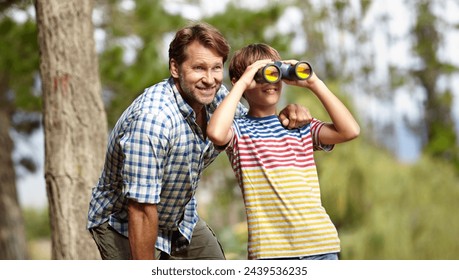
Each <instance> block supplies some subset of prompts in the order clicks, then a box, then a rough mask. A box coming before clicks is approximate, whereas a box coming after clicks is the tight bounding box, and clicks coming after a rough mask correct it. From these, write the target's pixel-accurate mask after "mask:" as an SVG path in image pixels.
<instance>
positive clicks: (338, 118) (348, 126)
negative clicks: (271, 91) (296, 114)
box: [284, 61, 360, 145]
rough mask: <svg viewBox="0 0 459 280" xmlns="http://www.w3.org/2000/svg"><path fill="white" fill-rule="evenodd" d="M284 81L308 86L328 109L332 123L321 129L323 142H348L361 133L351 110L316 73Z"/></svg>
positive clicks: (328, 143)
mask: <svg viewBox="0 0 459 280" xmlns="http://www.w3.org/2000/svg"><path fill="white" fill-rule="evenodd" d="M286 62H287V61H286ZM294 63H295V61H292V64H294ZM284 82H286V83H287V84H290V85H296V86H301V87H306V88H308V89H309V90H311V91H312V92H313V93H314V94H315V96H316V97H317V98H318V99H319V100H320V102H321V103H322V105H323V106H324V108H325V110H327V112H328V114H329V116H330V118H331V120H332V123H327V124H325V125H324V126H323V127H322V129H321V130H320V134H319V139H320V142H321V143H322V144H325V145H330V144H338V143H342V142H346V141H349V140H352V139H354V138H356V137H357V136H358V135H359V134H360V126H359V125H358V123H357V121H356V120H355V119H354V117H353V116H352V114H351V112H350V111H349V110H348V109H347V108H346V106H345V105H344V104H343V103H342V102H341V100H339V99H338V97H336V96H335V94H333V92H331V91H330V89H329V88H328V87H327V85H326V84H325V83H324V82H323V81H322V80H320V79H319V77H317V75H316V74H315V73H313V74H312V76H311V78H309V79H307V80H299V81H287V80H284Z"/></svg>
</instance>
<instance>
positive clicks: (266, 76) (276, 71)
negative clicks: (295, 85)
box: [255, 61, 312, 84]
mask: <svg viewBox="0 0 459 280" xmlns="http://www.w3.org/2000/svg"><path fill="white" fill-rule="evenodd" d="M311 76H312V67H311V64H309V63H308V62H306V61H300V62H298V63H296V64H295V65H291V64H286V63H282V61H276V62H274V63H271V64H268V65H266V66H265V67H263V68H261V69H260V70H259V71H258V72H257V74H256V75H255V81H256V82H257V83H271V84H274V83H277V82H278V81H279V80H280V79H286V80H306V79H309V78H310V77H311Z"/></svg>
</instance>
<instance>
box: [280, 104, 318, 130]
mask: <svg viewBox="0 0 459 280" xmlns="http://www.w3.org/2000/svg"><path fill="white" fill-rule="evenodd" d="M279 119H280V121H281V123H282V125H283V126H285V127H287V128H289V129H292V128H299V127H303V126H305V125H307V124H308V123H310V122H311V120H312V116H311V114H310V113H309V110H308V109H307V108H305V107H303V106H301V105H297V104H289V105H287V107H285V108H284V109H283V110H282V111H281V112H280V113H279Z"/></svg>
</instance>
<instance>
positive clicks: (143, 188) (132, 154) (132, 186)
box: [120, 113, 170, 204]
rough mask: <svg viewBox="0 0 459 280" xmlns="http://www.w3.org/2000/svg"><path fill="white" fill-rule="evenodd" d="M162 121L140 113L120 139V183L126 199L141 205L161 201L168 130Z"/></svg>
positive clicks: (156, 117)
mask: <svg viewBox="0 0 459 280" xmlns="http://www.w3.org/2000/svg"><path fill="white" fill-rule="evenodd" d="M165 123H167V122H165V121H164V120H163V118H161V117H160V116H158V115H153V114H151V113H140V114H139V115H138V116H137V117H136V118H135V119H134V120H133V121H132V122H131V124H130V126H129V128H128V129H127V130H126V132H125V134H124V135H123V137H122V138H121V141H120V145H121V149H122V150H123V154H124V157H125V159H124V166H123V181H124V188H125V189H124V193H125V195H126V197H128V198H131V199H135V200H137V201H138V202H140V203H152V204H157V203H159V201H160V194H161V185H162V174H163V173H164V172H163V168H164V159H165V158H166V156H167V150H168V145H169V144H168V141H166V140H167V135H168V134H167V131H170V129H167V127H166V125H165Z"/></svg>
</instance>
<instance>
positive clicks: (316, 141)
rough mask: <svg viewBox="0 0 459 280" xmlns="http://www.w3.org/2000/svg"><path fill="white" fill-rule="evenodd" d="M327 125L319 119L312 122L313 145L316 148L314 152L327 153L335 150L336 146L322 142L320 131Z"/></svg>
mask: <svg viewBox="0 0 459 280" xmlns="http://www.w3.org/2000/svg"><path fill="white" fill-rule="evenodd" d="M324 125H325V122H323V121H320V120H318V119H315V118H313V119H312V121H311V135H312V145H313V148H314V151H325V152H330V151H331V150H333V148H334V147H335V145H333V144H329V145H325V144H322V143H321V142H320V137H319V136H320V130H321V129H322V127H323V126H324Z"/></svg>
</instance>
